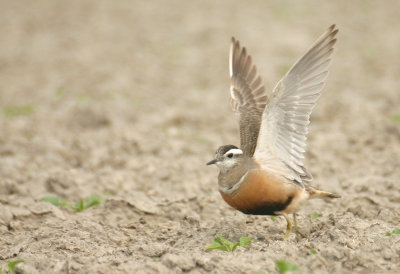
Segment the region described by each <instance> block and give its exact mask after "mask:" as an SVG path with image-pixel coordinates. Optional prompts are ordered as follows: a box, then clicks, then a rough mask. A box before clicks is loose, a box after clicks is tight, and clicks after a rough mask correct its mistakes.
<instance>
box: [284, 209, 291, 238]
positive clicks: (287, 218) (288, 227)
mask: <svg viewBox="0 0 400 274" xmlns="http://www.w3.org/2000/svg"><path fill="white" fill-rule="evenodd" d="M282 216H283V217H285V219H286V221H287V229H286V233H285V236H284V237H283V240H286V239H287V238H289V235H290V232H292V227H293V224H292V222H291V221H290V219H289V216H288V215H287V214H286V213H282Z"/></svg>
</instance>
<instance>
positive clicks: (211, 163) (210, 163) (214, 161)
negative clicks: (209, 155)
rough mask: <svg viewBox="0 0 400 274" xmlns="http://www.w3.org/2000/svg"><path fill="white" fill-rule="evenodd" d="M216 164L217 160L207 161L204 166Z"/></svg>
mask: <svg viewBox="0 0 400 274" xmlns="http://www.w3.org/2000/svg"><path fill="white" fill-rule="evenodd" d="M216 162H218V160H217V159H214V160H211V161H209V162H208V163H207V164H206V165H207V166H209V165H213V164H215V163H216Z"/></svg>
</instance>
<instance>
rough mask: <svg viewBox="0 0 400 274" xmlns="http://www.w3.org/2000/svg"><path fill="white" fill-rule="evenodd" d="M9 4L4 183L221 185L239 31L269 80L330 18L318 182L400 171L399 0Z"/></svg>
mask: <svg viewBox="0 0 400 274" xmlns="http://www.w3.org/2000/svg"><path fill="white" fill-rule="evenodd" d="M0 5H1V9H0V15H1V16H0V22H1V23H0V37H1V41H0V106H1V110H2V115H1V118H0V119H1V132H0V144H1V151H2V152H1V155H3V157H2V158H1V161H2V165H1V166H2V167H1V173H2V175H3V176H2V177H3V178H8V179H10V180H9V181H8V182H9V183H8V184H9V185H8V186H6V187H3V188H2V190H1V192H2V193H4V194H7V193H21V194H22V193H25V194H27V193H30V194H29V195H32V196H33V197H37V196H40V195H43V194H44V193H47V192H48V191H50V190H51V189H50V188H49V187H47V188H46V184H44V183H41V182H45V181H46V178H49V177H51V176H53V175H54V174H59V173H61V174H65V173H67V175H66V176H67V177H71V178H72V180H73V181H80V180H82V183H81V184H77V188H76V189H74V190H71V193H68V195H71V194H72V195H73V196H78V197H79V196H85V195H88V194H89V193H93V192H99V193H103V192H107V193H110V194H111V195H130V194H129V193H130V191H133V190H142V191H144V192H146V193H147V194H149V195H151V196H154V195H155V196H171V195H172V196H174V197H187V196H191V195H197V194H198V193H199V191H200V190H199V188H200V189H203V191H205V192H206V193H207V195H208V194H209V193H214V194H215V195H216V197H218V193H217V192H216V191H215V190H216V175H217V171H216V170H214V169H212V168H213V167H211V168H210V167H205V165H204V163H205V162H207V161H208V160H210V159H211V158H212V157H213V154H214V151H215V150H216V148H217V147H219V146H220V145H222V144H236V145H237V144H238V133H237V125H236V121H235V117H234V115H233V113H232V112H231V110H230V107H229V103H228V98H229V75H228V52H229V43H230V39H231V36H235V37H236V38H237V39H239V40H240V41H241V43H242V45H245V46H246V47H247V48H248V51H249V53H250V54H251V55H252V56H253V60H254V62H255V64H256V65H257V66H258V68H259V73H260V74H261V75H262V77H263V81H264V83H265V86H266V90H268V91H270V90H272V89H273V87H274V86H275V84H276V83H277V82H278V80H279V79H280V78H281V77H282V76H283V75H284V73H285V72H286V71H287V70H288V69H289V68H290V66H291V65H292V64H294V62H295V61H296V60H297V58H299V57H300V56H301V54H302V53H303V52H304V51H305V50H306V49H307V48H308V47H309V46H310V45H311V44H312V43H313V42H314V41H315V40H316V39H317V38H318V37H319V35H321V34H322V33H323V32H324V31H325V29H326V28H328V27H329V26H330V25H331V24H333V23H335V24H337V26H338V28H339V30H340V31H339V35H338V43H337V45H336V47H335V52H334V55H333V63H332V66H331V67H330V76H329V78H328V81H327V84H326V86H325V88H324V90H323V92H322V96H321V98H320V99H319V101H318V103H317V107H316V108H315V111H314V113H313V115H312V117H311V124H310V134H309V141H308V155H307V160H306V163H307V164H308V165H311V167H310V168H309V169H311V171H312V173H313V174H314V177H315V178H316V184H317V186H318V185H319V184H324V183H323V180H324V181H328V182H332V183H333V184H332V188H333V189H332V190H335V188H338V187H339V186H338V184H339V183H338V182H339V181H340V180H341V179H340V178H346V177H347V174H349V173H348V172H350V170H351V172H355V170H360V171H359V172H358V173H357V175H358V174H359V173H361V175H363V176H364V174H363V173H364V172H365V171H366V170H368V171H373V170H374V169H377V170H378V171H376V172H377V173H378V174H381V172H382V169H385V168H387V169H388V171H385V172H386V173H389V175H390V174H392V173H393V172H394V171H391V168H392V167H393V166H392V165H394V164H398V163H399V160H398V152H399V143H398V139H399V123H398V120H399V114H400V107H399V105H400V94H399V90H398V89H399V88H398V87H399V84H400V83H399V81H400V80H399V79H400V77H399V76H400V66H399V60H400V50H399V48H400V47H399V46H400V35H399V34H398V26H399V23H400V19H399V16H398V14H397V11H398V10H399V9H398V8H400V3H399V4H398V3H397V2H395V1H393V2H390V4H389V2H376V1H351V2H349V1H335V2H330V3H324V4H321V3H320V2H319V1H252V2H243V1H236V2H232V1H218V2H214V1H190V2H187V1H168V2H166V1H123V0H121V1H117V2H115V1H82V0H79V1H44V0H37V1H1V3H0ZM392 141H393V143H391V142H392ZM389 144H391V145H390V148H389V147H388V146H389ZM385 153H386V154H387V155H386V154H385ZM383 154H384V155H383ZM388 158H389V159H391V160H390V161H389V162H388V163H386V162H385V161H386V159H388ZM367 166H368V167H367ZM70 172H72V173H71V174H70ZM391 172H392V173H391ZM386 173H385V174H386ZM68 174H69V175H68ZM396 174H397V173H396ZM397 175H398V174H397ZM15 181H18V182H20V183H18V184H16V185H14V183H13V182H15ZM164 186H167V187H168V189H170V190H171V191H172V193H165V192H164V191H163V190H164V189H163V188H164ZM121 190H123V191H121ZM338 190H339V189H338ZM52 191H54V189H53V190H52ZM125 191H128V194H127V192H125ZM56 194H57V193H56ZM58 194H59V195H64V196H65V195H67V194H66V193H64V192H63V193H58Z"/></svg>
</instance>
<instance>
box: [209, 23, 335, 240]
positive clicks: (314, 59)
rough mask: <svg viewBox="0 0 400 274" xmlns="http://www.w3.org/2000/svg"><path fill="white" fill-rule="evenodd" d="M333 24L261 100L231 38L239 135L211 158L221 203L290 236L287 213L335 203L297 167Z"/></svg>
mask: <svg viewBox="0 0 400 274" xmlns="http://www.w3.org/2000/svg"><path fill="white" fill-rule="evenodd" d="M337 32H338V30H335V25H333V26H331V27H330V28H328V29H327V30H326V31H325V32H324V34H322V36H321V37H320V38H318V39H317V41H316V42H315V43H314V44H313V45H311V47H310V48H309V49H308V50H307V51H306V52H305V53H304V54H303V56H302V57H301V58H300V59H299V60H298V61H297V62H296V63H295V65H294V66H293V67H292V68H291V69H290V70H289V71H288V72H287V73H286V75H285V76H284V77H283V78H282V80H281V81H279V82H278V84H277V85H276V87H275V89H274V90H273V92H272V93H271V95H269V96H267V95H266V93H265V88H264V86H263V85H262V80H261V77H260V76H258V74H257V68H256V66H255V65H253V64H252V59H251V57H250V55H248V54H247V51H246V49H245V48H242V47H241V46H240V44H239V41H237V40H235V39H234V38H232V42H231V48H230V58H229V71H230V75H231V99H230V104H231V107H232V109H233V111H234V112H235V114H236V116H237V118H238V123H239V132H240V149H239V148H237V147H236V146H233V145H225V146H222V147H220V148H219V149H218V150H217V152H216V154H215V159H214V160H212V161H210V162H209V163H207V164H216V165H217V166H218V167H219V169H220V174H219V176H218V185H219V190H220V193H221V195H222V197H223V199H224V200H225V201H226V202H227V203H228V204H229V205H231V206H232V207H234V208H236V209H237V210H239V211H241V212H243V213H245V214H252V215H282V216H283V217H285V219H286V220H287V223H288V226H287V230H286V234H285V237H284V239H286V238H287V237H288V236H289V235H290V232H291V229H292V223H291V221H290V219H289V217H288V214H293V218H294V224H295V229H296V232H299V231H298V227H297V221H296V215H295V214H296V212H298V211H299V210H300V209H301V208H302V207H303V206H304V205H305V203H306V202H307V201H308V200H309V199H313V198H322V199H332V198H340V196H339V195H337V194H333V193H330V192H326V191H322V190H318V189H315V188H314V187H312V186H310V185H309V183H310V182H311V181H312V176H311V174H310V173H309V172H308V170H307V169H306V168H305V167H304V165H303V163H302V160H301V159H302V158H304V156H303V153H304V152H305V150H304V146H305V140H306V137H305V136H306V134H307V125H308V123H309V117H310V114H311V112H312V109H313V107H314V106H315V102H316V100H317V99H318V97H319V95H320V93H319V92H320V91H321V89H322V87H323V85H324V80H325V79H326V77H327V75H328V71H327V69H328V67H329V65H330V63H331V60H330V59H329V57H330V55H331V54H332V52H333V46H334V44H335V43H336V38H335V36H336V34H337Z"/></svg>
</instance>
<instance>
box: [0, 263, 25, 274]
mask: <svg viewBox="0 0 400 274" xmlns="http://www.w3.org/2000/svg"><path fill="white" fill-rule="evenodd" d="M19 263H25V261H24V260H12V261H9V262H8V264H7V268H8V273H9V274H14V273H15V266H16V265H17V264H19ZM0 274H4V272H3V270H2V269H1V268H0Z"/></svg>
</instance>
